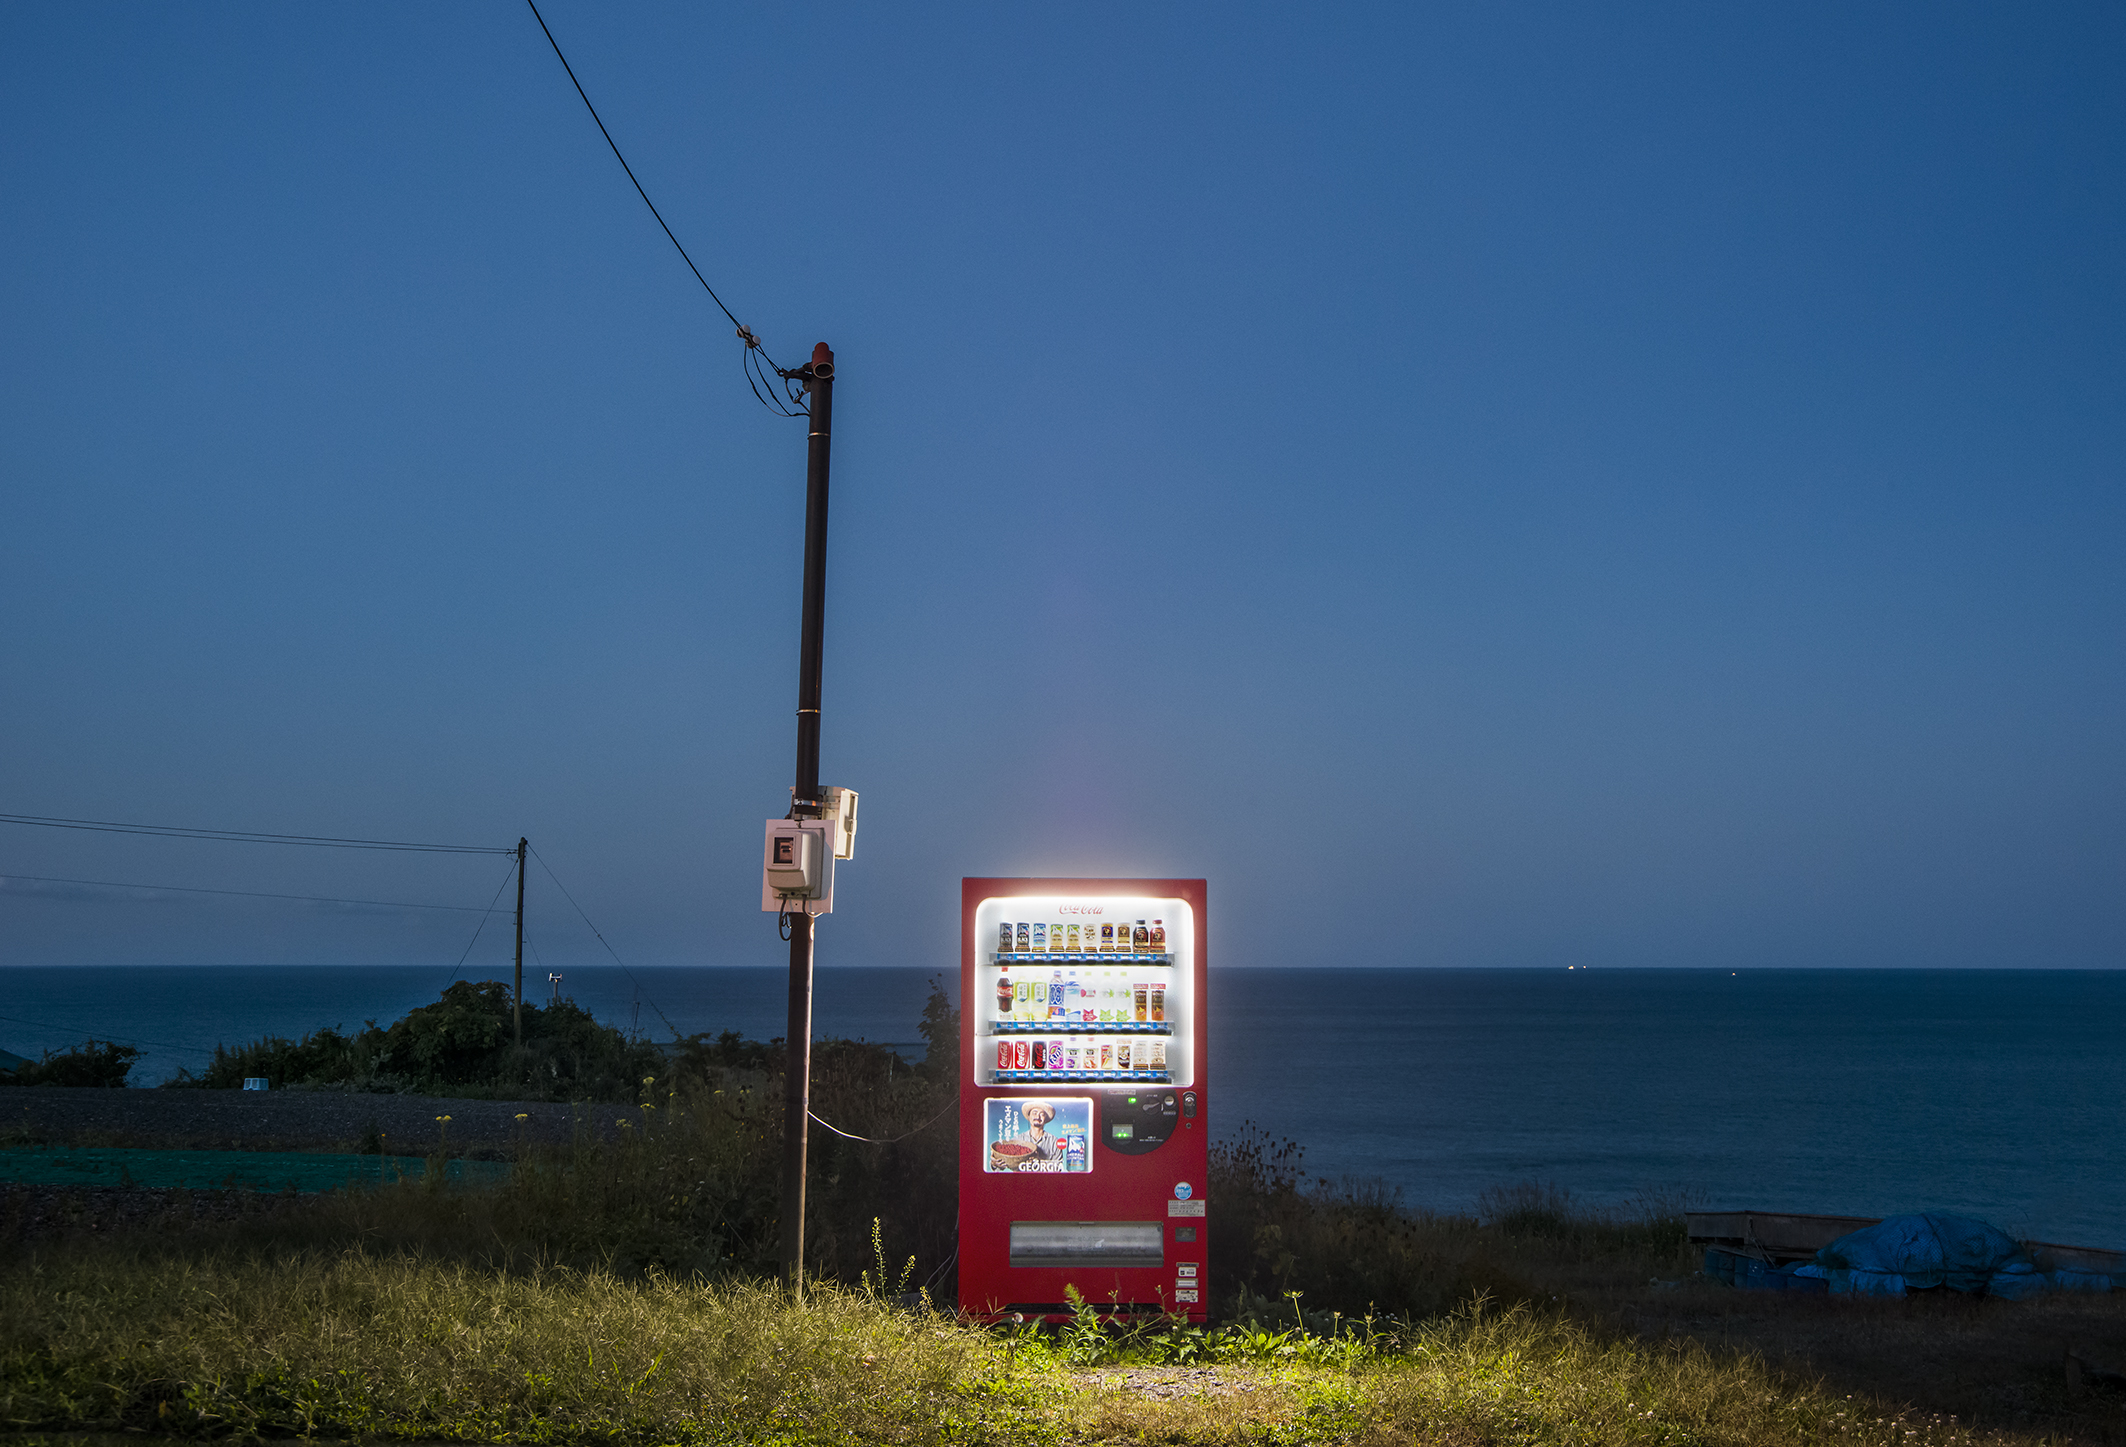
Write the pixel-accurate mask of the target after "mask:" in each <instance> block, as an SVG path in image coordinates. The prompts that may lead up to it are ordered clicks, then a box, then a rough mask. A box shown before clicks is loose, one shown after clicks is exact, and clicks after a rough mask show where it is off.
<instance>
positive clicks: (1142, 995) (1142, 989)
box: [1133, 984, 1151, 1020]
mask: <svg viewBox="0 0 2126 1447" xmlns="http://www.w3.org/2000/svg"><path fill="white" fill-rule="evenodd" d="M1133 988H1134V990H1135V993H1136V996H1137V1018H1138V1019H1139V1020H1142V1019H1144V1018H1145V1014H1146V1011H1147V1010H1148V1009H1149V1008H1150V1000H1149V999H1148V998H1147V997H1148V996H1149V995H1150V994H1151V986H1150V985H1144V984H1140V985H1137V986H1134V987H1133Z"/></svg>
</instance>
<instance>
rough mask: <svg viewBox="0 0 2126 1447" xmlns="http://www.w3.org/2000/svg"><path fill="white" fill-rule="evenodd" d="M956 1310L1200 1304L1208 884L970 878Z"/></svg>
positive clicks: (1186, 1308) (1197, 1313)
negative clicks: (1075, 1300)
mask: <svg viewBox="0 0 2126 1447" xmlns="http://www.w3.org/2000/svg"><path fill="white" fill-rule="evenodd" d="M960 913H961V936H962V937H961V942H960V1065H961V1074H960V1261H959V1274H960V1306H961V1309H962V1310H963V1311H965V1312H967V1313H968V1314H969V1315H972V1316H974V1317H977V1318H980V1319H983V1320H988V1321H996V1320H1007V1319H1010V1318H1012V1317H1014V1316H1016V1317H1023V1318H1025V1319H1026V1320H1036V1319H1041V1318H1050V1317H1057V1316H1060V1315H1063V1314H1066V1313H1068V1312H1069V1311H1070V1310H1071V1309H1072V1308H1071V1305H1070V1302H1069V1298H1068V1296H1067V1294H1066V1288H1075V1289H1076V1291H1077V1293H1078V1295H1080V1296H1081V1297H1083V1298H1084V1300H1085V1301H1086V1302H1087V1303H1088V1304H1089V1305H1091V1306H1092V1307H1093V1308H1094V1309H1095V1310H1097V1311H1098V1312H1100V1313H1101V1314H1102V1315H1103V1316H1150V1315H1164V1314H1172V1315H1177V1316H1184V1317H1187V1318H1188V1319H1189V1320H1191V1321H1197V1322H1200V1321H1202V1320H1203V1319H1204V1314H1205V1309H1206V1306H1207V1301H1206V1297H1207V1295H1208V1289H1209V1281H1208V1267H1209V1261H1210V1256H1209V1248H1210V1243H1209V1241H1208V1239H1207V1236H1206V1231H1205V1225H1206V1221H1205V1217H1204V1209H1205V1190H1204V1186H1205V1182H1204V1172H1205V1166H1206V1164H1207V1162H1208V1160H1209V1150H1208V1147H1207V1145H1206V1141H1207V1139H1208V1137H1209V1108H1208V1105H1207V1100H1208V1095H1207V1090H1206V1085H1207V1082H1208V1080H1209V1062H1208V1060H1207V1059H1206V1056H1205V1047H1206V1045H1207V1043H1208V1033H1207V1031H1206V1030H1205V1027H1204V1003H1205V993H1204V992H1205V948H1204V882H1203V881H1202V880H1200V879H966V880H962V881H961V882H960Z"/></svg>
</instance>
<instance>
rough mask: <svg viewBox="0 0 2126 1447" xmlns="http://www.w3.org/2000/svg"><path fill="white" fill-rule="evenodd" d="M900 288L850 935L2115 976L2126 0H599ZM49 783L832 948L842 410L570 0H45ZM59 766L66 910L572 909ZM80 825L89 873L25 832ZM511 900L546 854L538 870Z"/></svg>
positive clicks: (703, 179) (29, 368) (879, 499)
mask: <svg viewBox="0 0 2126 1447" xmlns="http://www.w3.org/2000/svg"><path fill="white" fill-rule="evenodd" d="M544 13H545V15H546V18H547V21H548V23H549V24H550V25H551V26H552V28H553V31H554V34H555V36H556V38H557V39H558V40H559V42H560V43H561V45H562V46H563V48H564V49H565V50H566V51H567V53H568V56H569V59H570V61H571V62H572V63H573V65H574V66H575V69H576V72H577V75H578V76H579V77H580V79H581V80H582V82H583V84H584V86H585V88H586V89H587V90H588V92H589V94H590V96H591V98H592V100H593V101H594V102H595V103H596V104H597V105H598V106H599V108H600V110H601V112H602V114H603V115H604V118H605V120H606V123H607V125H608V126H609V127H610V128H611V131H612V133H613V136H614V138H615V139H616V140H617V142H618V143H619V145H620V146H621V148H622V149H623V150H624V152H625V153H626V155H627V157H628V160H629V162H630V163H631V164H632V165H633V166H634V168H635V171H636V173H637V175H638V176H640V178H641V179H642V181H643V184H644V185H645V186H646V187H647V188H648V189H649V192H650V194H651V196H652V197H653V198H655V200H656V201H657V204H658V206H659V207H660V208H661V210H662V211H663V213H664V215H665V217H666V219H667V220H668V221H669V222H670V224H671V226H672V229H673V230H674V231H675V232H676V233H677V235H678V236H679V237H680V239H681V240H682V241H683V242H684V243H685V245H686V246H687V247H688V249H689V251H690V252H691V254H692V256H693V258H694V260H695V262H696V263H697V264H698V265H699V266H700V267H701V269H702V271H703V272H704V273H705V274H706V275H707V277H708V278H709V280H710V282H711V283H712V284H713V285H714V286H715V287H716V288H717V290H718V292H719V293H720V294H721V296H722V297H723V298H724V300H725V301H726V302H727V303H728V304H729V305H730V307H731V309H732V310H733V311H734V312H735V313H737V315H738V316H739V317H740V318H741V319H742V320H743V321H745V322H746V323H747V324H748V325H750V326H751V327H752V328H753V329H754V330H755V331H756V332H758V333H759V335H760V336H761V337H762V339H763V340H764V341H765V342H766V344H767V348H768V350H769V352H770V353H771V354H772V355H773V356H774V357H775V358H776V359H777V360H779V361H781V362H782V363H783V364H784V365H786V366H790V365H795V364H796V363H797V362H798V361H800V360H801V359H802V358H804V357H805V356H806V355H807V354H808V353H809V351H810V349H811V347H812V345H813V344H814V343H815V342H818V341H822V340H824V341H826V342H828V343H829V344H830V345H831V346H832V347H833V348H834V351H835V354H836V360H837V367H838V374H837V385H836V399H835V400H836V412H835V419H834V420H835V442H834V463H833V489H834V491H833V508H832V525H831V533H830V565H829V584H828V613H827V629H826V677H825V712H824V724H823V747H822V772H823V776H824V780H825V782H827V783H833V784H841V785H845V786H848V787H853V788H856V789H859V790H860V791H861V793H862V799H863V805H862V816H861V819H862V822H861V829H860V832H859V837H858V847H857V857H856V858H855V859H854V860H853V861H851V862H849V863H848V864H846V865H844V866H843V868H842V869H841V871H840V872H839V874H838V878H837V895H836V912H835V914H834V915H833V916H832V917H831V918H830V919H828V920H826V921H824V922H823V923H822V925H821V928H820V934H819V961H820V963H821V965H822V966H832V965H837V964H866V965H899V966H929V965H933V964H934V965H936V966H937V967H939V968H940V969H947V970H949V969H951V968H952V967H953V966H954V965H955V964H956V963H957V933H958V929H959V912H958V903H959V889H958V881H959V879H960V877H961V876H963V875H1072V876H1076V875H1116V876H1155V877H1168V876H1179V877H1202V878H1205V879H1207V880H1208V881H1209V898H1210V901H1211V915H1210V919H1209V922H1208V924H1209V929H1208V939H1207V943H1208V947H1209V955H1210V958H1211V960H1212V963H1213V964H1214V965H1218V966H1268V965H1313V964H1383V965H1419V966H1523V967H1563V966H1565V965H1568V964H1571V965H1578V966H1583V967H1584V966H1595V967H1621V966H1698V967H1718V968H1738V969H1739V968H1755V967H1772V966H1794V967H1802V966H1805V967H1846V966H1852V967H1871V966H1872V967H1882V966H1898V967H1907V966H1909V967H1921V966H1928V967H2076V968H2086V967H2117V966H2120V965H2121V964H2126V949H2122V939H2126V888H2122V868H2126V752H2122V750H2121V747H2120V741H2121V740H2122V739H2126V637H2122V632H2126V628H2122V625H2126V569H2122V567H2121V563H2120V560H2121V558H2122V556H2126V491H2122V458H2126V446H2122V444H2126V408H2122V397H2126V305H2122V302H2126V266H2122V263H2126V244H2122V243H2126V185H2122V182H2126V77H2122V73H2121V71H2120V69H2119V67H2118V65H2117V58H2118V56H2119V55H2120V54H2121V53H2122V48H2126V12H2122V11H2121V10H2120V9H2119V8H2118V7H2116V6H2111V5H2103V4H2071V3H2070V4H2059V5H2051V6H2043V7H2035V8H2033V7H2029V6H2008V5H1990V6H1986V5H1957V4H1946V5H1926V6H1921V5H1916V4H1915V5H1882V4H1860V5H1851V4H1839V5H1794V6H1781V7H1774V8H1771V9H1766V8H1764V7H1745V6H1736V5H1703V4H1673V5H1656V4H1648V5H1642V6H1634V7H1611V6H1567V5H1542V4H1501V5H1487V6H1436V5H1408V4H1399V5H1379V6H1368V5H1359V4H1351V5H1342V6H1334V7H1326V6H1307V7H1298V6H1264V5H1254V6H1249V5H1238V6H1236V5H1220V6H1208V5H1197V6H1187V5H1172V6H1158V7H1148V6H1142V5H1080V6H1071V7H1062V8H1057V7H1045V8H1044V7H1021V8H1017V9H1010V8H1007V9H998V8H997V7H990V6H973V5H966V6H924V5H909V6H873V7H855V6H807V7H798V6H757V5H756V6H735V5H734V6H724V5H700V6H696V5H654V4H633V5H625V6H623V5H597V4H587V3H581V0H550V3H549V4H547V5H546V6H545V7H544ZM0 196H4V201H0V507H4V513H0V516H4V518H5V525H4V527H0V611H4V616H5V618H6V620H7V626H6V628H5V630H4V632H0V674H4V678H5V680H6V682H5V685H4V687H0V800H4V802H0V810H4V811H6V812H14V813H21V814H33V815H46V816H64V817H71V818H88V819H107V820H118V821H142V822H148V823H155V824H178V825H192V826H204V827H210V828H224V829H244V830H261V831H272V832H284V833H301V834H325V835H337V836H360V837H371V838H386V839H408V840H439V841H443V842H450V843H475V844H493V845H495V846H497V847H503V846H507V845H510V844H513V843H514V842H515V840H516V839H517V837H518V836H519V835H525V836H528V837H529V838H530V839H531V841H532V844H533V846H534V847H535V848H536V849H538V851H539V853H540V857H541V858H542V859H543V860H545V861H546V862H547V863H548V864H550V865H551V867H552V870H553V875H552V876H551V877H550V876H548V875H547V874H545V873H544V872H542V871H540V870H539V869H538V868H537V867H535V868H534V870H533V872H532V877H531V880H530V900H529V905H528V909H529V914H530V919H531V925H530V928H531V931H532V934H533V939H534V948H535V949H537V950H539V951H540V953H539V956H538V958H539V960H540V962H541V963H544V964H548V965H556V966H558V965H563V964H566V963H571V962H573V963H577V964H591V963H596V962H598V961H600V960H602V959H605V958H606V956H605V954H604V952H603V951H602V949H601V948H600V946H599V945H598V943H597V941H596V939H595V938H594V937H592V936H591V935H590V933H589V932H588V930H586V929H585V928H584V927H583V925H582V923H581V921H580V919H579V918H578V916H577V915H576V914H575V913H574V912H573V911H572V909H571V907H570V906H569V904H568V903H567V902H566V900H565V899H564V898H563V897H562V896H561V895H560V893H559V892H558V890H557V889H556V888H555V887H554V885H553V883H552V879H553V878H558V879H559V880H560V881H561V882H562V883H564V884H565V885H566V886H567V889H568V891H569V893H570V894H572V895H573V896H574V898H575V900H576V901H577V902H579V903H580V905H581V907H582V909H583V911H584V912H585V913H586V914H587V915H588V916H589V917H590V918H591V919H593V920H595V921H596V923H597V926H598V928H599V929H600V930H601V931H602V932H603V933H604V935H605V938H606V940H607V941H608V942H609V943H610V945H611V946H612V949H613V951H614V952H615V953H616V954H617V955H618V956H619V957H621V958H623V959H625V960H626V961H628V962H629V963H631V964H635V963H639V964H655V965H684V964H689V963H701V964H715V965H743V964H756V963H757V964H760V965H775V964H778V963H780V962H781V961H782V960H783V959H784V957H785V956H784V948H785V947H784V946H783V945H782V944H781V943H780V942H779V941H778V939H777V938H776V934H775V921H774V919H773V917H772V916H769V915H764V914H762V913H761V912H760V910H759V885H758V879H759V858H760V848H761V845H760V840H761V829H762V821H763V820H764V819H767V818H771V817H780V816H781V815H782V814H783V812H784V810H785V808H786V806H787V803H788V797H789V792H788V791H789V782H790V778H791V760H792V756H793V746H794V718H793V710H794V707H795V701H796V700H795V694H796V653H797V634H798V605H799V568H800V562H801V556H800V549H801V543H802V536H803V527H804V446H805V444H804V437H803V431H802V424H801V423H797V422H792V421H789V420H786V419H782V418H779V417H776V416H774V415H772V414H771V413H769V412H767V411H766V410H764V409H763V408H762V407H761V406H760V405H759V404H758V403H757V402H756V401H755V399H754V398H753V396H752V395H751V394H750V392H749V391H748V390H747V388H746V385H745V382H744V379H743V375H742V372H741V367H740V347H739V344H738V343H737V341H736V340H735V339H734V337H733V335H732V328H731V326H730V324H729V323H728V322H727V321H726V320H725V319H724V317H723V315H722V314H721V313H720V312H719V311H717V309H716V308H715V306H714V305H713V304H712V303H711V302H710V301H709V299H708V297H707V296H706V295H704V294H703V292H702V290H701V288H700V286H699V285H698V284H697V283H696V281H695V280H694V278H693V277H692V276H691V275H690V274H689V273H688V272H687V270H686V267H685V265H684V263H683V262H682V261H681V260H680V258H679V256H678V255H677V254H676V252H675V251H674V250H673V248H672V246H671V244H670V243H669V242H668V241H667V240H666V238H665V237H664V235H663V233H662V232H661V231H659V230H658V228H657V225H656V223H655V221H654V220H653V219H652V218H651V216H650V215H649V213H648V212H647V211H646V209H645V208H644V206H643V204H642V202H641V200H640V199H639V198H638V197H637V196H636V195H635V193H634V191H633V189H632V187H630V185H629V183H628V181H627V178H626V176H625V175H624V174H623V173H622V172H621V170H620V168H619V166H618V164H617V163H616V162H615V161H614V159H613V156H612V153H611V152H610V151H609V150H608V149H607V148H606V144H605V142H604V140H603V139H602V138H601V137H600V136H599V134H598V132H597V129H596V127H595V126H594V125H593V124H592V122H591V119H590V117H589V116H588V115H587V114H586V112H585V110H584V108H583V105H582V103H581V102H580V101H579V100H578V98H577V96H576V94H575V92H574V90H573V89H572V88H571V86H570V85H569V82H568V79H567V77H566V75H565V74H564V73H563V72H562V69H561V66H560V64H559V62H558V61H557V60H556V59H555V57H554V54H553V52H552V51H551V50H550V49H549V48H548V45H547V42H546V39H545V38H544V36H542V35H541V33H540V31H539V28H538V25H537V24H536V22H535V21H534V19H533V17H532V15H531V13H530V12H529V11H528V9H526V8H525V7H524V6H522V5H521V4H516V3H512V0H477V3H465V4H459V5H449V6H433V5H415V4H374V5H365V6H352V7H320V6H284V5H266V4H257V5H244V4H223V5H212V6H156V5H148V4H138V3H135V4H120V5H106V4H92V3H76V0H67V3H64V4H36V3H27V0H24V3H15V4H10V5H8V6H6V7H4V8H0ZM505 868H506V864H505V861H503V860H501V859H499V858H493V857H487V856H467V857H452V856H433V855H410V854H354V853H348V852H343V851H325V850H301V849H280V848H266V847H260V846H251V845H229V844H203V843H182V842H174V841H170V840H163V839H146V838H139V837H134V836H126V835H114V834H99V833H67V832H61V831H55V830H46V829H34V828H24V827H14V826H0V875H4V876H6V878H5V880H4V882H0V963H15V964H40V965H50V964H114V963H151V964H203V963H230V964H261V963H266V964H270V963H285V964H291V965H302V964H310V965H322V964H333V965H341V964H350V963H365V962H366V963H380V964H381V963H390V964H417V963H426V962H429V961H435V960H440V961H444V962H447V961H449V960H450V959H452V958H453V957H456V956H457V955H458V954H459V952H460V951H467V950H469V959H470V961H471V967H472V968H473V969H474V970H475V971H478V970H480V969H481V967H482V966H483V965H487V966H492V965H494V964H496V963H498V962H500V961H502V960H503V959H504V958H505V952H506V948H507V944H506V940H505V939H504V936H506V931H493V930H491V931H489V932H488V933H486V934H485V935H483V936H482V937H481V938H480V939H478V940H477V941H475V942H474V943H473V944H472V945H471V946H468V945H467V939H468V936H469V935H470V934H471V929H470V927H469V926H470V923H471V922H473V921H474V920H476V918H477V917H476V916H475V915H472V914H469V913H464V912H452V911H445V910H431V911H412V910H399V909H382V908H375V907H369V906H359V907H355V906H341V905H322V904H300V903H295V902H290V901H268V900H246V899H240V898H235V897H227V896H208V895H197V894H194V895H186V894H180V893H175V892H171V891H168V890H141V889H113V888H109V887H106V886H104V885H85V884H75V883H52V882H49V881H54V880H95V881H115V882H118V883H121V884H127V885H164V886H174V885H181V886H186V887H190V888H194V889H233V890H254V891H262V892H282V893H301V894H314V895H328V896H336V897H353V898H362V899H375V900H384V901H417V902H426V903H442V904H450V905H455V906H460V907H461V910H462V907H466V906H470V907H473V908H478V907H480V906H482V905H483V904H485V903H486V902H487V901H489V900H490V899H492V898H494V897H495V891H496V890H497V889H499V888H500V887H501V886H502V882H503V879H504V872H505ZM31 876H34V878H32V877H31ZM505 903H506V901H505Z"/></svg>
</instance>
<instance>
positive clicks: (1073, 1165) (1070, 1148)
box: [1063, 1131, 1085, 1171]
mask: <svg viewBox="0 0 2126 1447" xmlns="http://www.w3.org/2000/svg"><path fill="white" fill-rule="evenodd" d="M1063 1169H1064V1170H1066V1171H1082V1170H1084V1169H1085V1137H1084V1135H1082V1134H1081V1133H1079V1132H1077V1131H1072V1132H1071V1133H1070V1134H1069V1135H1067V1136H1065V1137H1064V1138H1063Z"/></svg>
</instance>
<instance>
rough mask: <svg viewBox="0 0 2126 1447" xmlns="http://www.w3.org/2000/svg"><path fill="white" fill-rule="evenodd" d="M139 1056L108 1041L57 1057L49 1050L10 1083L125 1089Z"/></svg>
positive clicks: (91, 1042) (17, 1071) (78, 1047)
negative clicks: (127, 1079) (119, 1087)
mask: <svg viewBox="0 0 2126 1447" xmlns="http://www.w3.org/2000/svg"><path fill="white" fill-rule="evenodd" d="M139 1055H140V1052H139V1051H138V1050H136V1049H135V1048H134V1047H132V1046H131V1045H115V1044H112V1043H111V1042H110V1041H107V1040H106V1041H104V1042H102V1043H100V1044H99V1043H98V1042H96V1041H94V1040H89V1041H84V1042H83V1043H82V1044H80V1045H76V1046H75V1047H74V1048H73V1049H71V1050H64V1051H61V1052H60V1053H58V1054H56V1055H54V1054H53V1053H52V1052H51V1051H49V1050H47V1051H45V1052H44V1058H43V1059H42V1060H33V1061H31V1062H30V1063H29V1064H27V1065H22V1066H17V1067H16V1069H15V1072H14V1077H13V1079H12V1080H10V1081H9V1082H8V1083H9V1084H11V1085H100V1086H108V1087H118V1086H123V1085H124V1084H125V1083H126V1077H127V1076H128V1075H130V1074H131V1073H132V1070H133V1062H134V1060H136V1059H137V1058H139Z"/></svg>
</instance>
